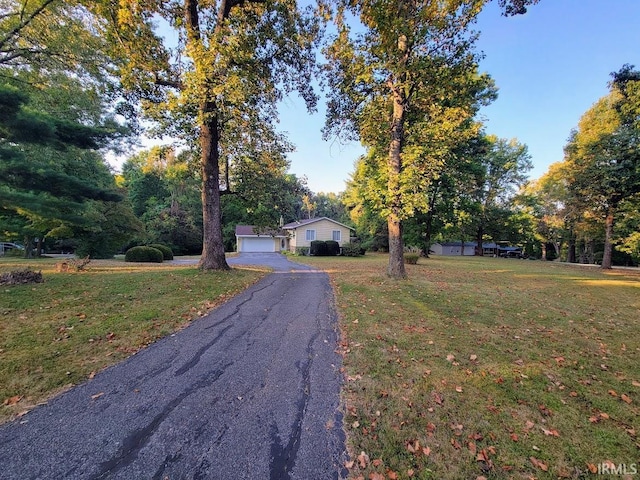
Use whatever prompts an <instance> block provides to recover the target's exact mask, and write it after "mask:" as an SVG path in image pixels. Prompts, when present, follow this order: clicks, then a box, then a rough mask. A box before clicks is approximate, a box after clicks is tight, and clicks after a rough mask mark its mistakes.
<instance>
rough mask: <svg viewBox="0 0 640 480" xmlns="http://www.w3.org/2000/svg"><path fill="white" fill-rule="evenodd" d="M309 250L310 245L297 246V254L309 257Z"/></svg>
mask: <svg viewBox="0 0 640 480" xmlns="http://www.w3.org/2000/svg"><path fill="white" fill-rule="evenodd" d="M309 250H310V248H309V247H296V255H298V256H300V257H307V256H309Z"/></svg>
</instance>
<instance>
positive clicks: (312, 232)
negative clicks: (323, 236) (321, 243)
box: [305, 230, 316, 242]
mask: <svg viewBox="0 0 640 480" xmlns="http://www.w3.org/2000/svg"><path fill="white" fill-rule="evenodd" d="M305 238H306V240H307V242H313V241H314V240H315V239H316V231H315V230H307V235H306V237H305Z"/></svg>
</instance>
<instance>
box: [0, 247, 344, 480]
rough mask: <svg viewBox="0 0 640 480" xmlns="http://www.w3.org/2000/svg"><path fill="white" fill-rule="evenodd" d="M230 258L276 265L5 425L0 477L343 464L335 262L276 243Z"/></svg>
mask: <svg viewBox="0 0 640 480" xmlns="http://www.w3.org/2000/svg"><path fill="white" fill-rule="evenodd" d="M229 260H230V262H229V263H231V264H238V263H244V264H256V265H257V264H267V265H269V266H270V267H271V268H273V269H274V273H273V274H270V275H268V276H267V277H265V278H264V279H262V280H261V281H260V282H258V283H257V284H256V285H254V286H252V287H251V288H249V289H248V290H246V291H245V292H243V293H242V294H240V295H238V296H237V297H235V298H234V299H232V300H230V301H229V302H227V303H226V304H225V305H223V306H221V307H220V308H218V309H216V310H215V311H213V312H212V313H210V314H209V315H208V316H206V317H204V318H202V319H199V320H197V321H196V322H194V323H193V324H192V325H191V326H189V327H188V328H186V329H185V330H182V331H180V332H178V333H176V334H174V335H171V336H169V337H166V338H164V339H162V340H160V341H159V342H157V343H155V344H154V345H152V346H150V347H149V348H147V349H145V350H143V351H141V352H139V353H138V354H136V355H134V356H132V357H130V358H129V359H127V360H126V361H124V362H122V363H121V364H118V365H116V366H114V367H111V368H109V369H107V370H105V371H103V372H101V373H100V374H98V375H96V377H95V378H94V379H93V380H91V381H89V382H87V383H85V384H83V385H79V386H77V387H75V388H74V389H72V390H71V391H69V392H67V393H65V394H63V395H60V396H58V397H57V398H55V399H53V400H52V401H50V402H49V403H48V404H47V405H44V406H41V407H39V408H37V409H35V410H34V411H32V412H30V413H28V414H27V415H25V416H24V417H22V418H20V419H18V420H17V421H15V422H12V423H10V424H6V425H3V426H0V472H1V473H0V477H1V478H2V479H21V480H22V479H27V478H31V479H62V478H73V479H161V480H165V479H166V480H174V479H176V480H177V479H225V480H227V479H269V480H276V479H282V480H285V479H305V480H313V479H318V480H320V479H338V478H343V477H345V476H346V472H345V471H344V467H343V465H344V462H345V460H346V453H345V448H344V433H343V430H342V417H341V414H340V408H339V407H340V406H339V390H340V382H341V380H340V379H341V376H340V373H339V369H340V357H339V355H337V354H336V353H335V350H336V343H337V331H336V329H337V321H336V313H335V310H334V301H333V293H332V291H331V287H330V284H329V279H328V277H327V275H326V274H324V273H322V272H317V271H314V270H311V269H309V268H308V267H306V266H302V265H298V264H294V263H292V262H289V261H288V260H287V259H286V257H284V256H282V255H279V254H266V255H262V254H247V255H240V256H238V257H235V258H233V259H229ZM149 301H150V302H151V301H153V299H152V298H150V299H149Z"/></svg>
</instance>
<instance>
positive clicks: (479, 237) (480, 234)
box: [463, 224, 484, 257]
mask: <svg viewBox="0 0 640 480" xmlns="http://www.w3.org/2000/svg"><path fill="white" fill-rule="evenodd" d="M482 237H484V226H483V225H482V224H480V226H479V227H478V231H477V232H476V255H479V256H481V257H482V256H484V249H483V248H482ZM463 248H464V247H463Z"/></svg>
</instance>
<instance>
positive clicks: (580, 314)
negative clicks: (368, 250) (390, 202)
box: [296, 255, 640, 480]
mask: <svg viewBox="0 0 640 480" xmlns="http://www.w3.org/2000/svg"><path fill="white" fill-rule="evenodd" d="M296 260H298V259H296ZM300 261H303V262H308V263H310V264H312V265H314V266H316V267H317V268H321V269H324V270H326V271H327V272H329V273H330V275H331V278H332V281H333V283H334V287H335V290H336V294H337V305H338V309H339V311H340V313H341V330H342V344H341V349H342V351H343V353H344V368H345V378H346V383H345V386H344V389H343V395H344V399H343V400H344V405H345V410H346V411H345V429H346V431H347V436H348V445H349V449H350V453H351V461H350V462H349V463H348V465H347V466H348V467H349V468H350V472H351V478H354V479H365V478H366V479H373V480H376V479H377V480H380V479H405V478H413V479H416V478H417V479H451V480H454V479H455V480H458V479H482V478H485V479H489V478H492V479H532V478H535V479H543V478H588V477H590V476H592V475H593V474H597V473H598V472H600V473H602V472H605V473H606V472H611V471H612V469H613V468H615V469H617V470H616V471H617V472H623V471H622V470H621V468H626V471H627V472H631V473H632V472H633V468H634V467H635V468H636V469H637V468H638V463H639V462H638V459H639V456H638V451H639V448H640V442H639V440H638V438H637V432H638V430H639V429H640V421H639V418H640V417H639V415H638V414H639V413H640V411H639V408H638V404H639V403H640V367H639V364H638V358H639V354H640V316H639V313H638V312H640V275H638V273H637V272H631V271H622V270H614V271H611V272H602V271H601V270H599V269H593V268H585V267H582V268H581V267H576V266H567V265H562V264H557V263H545V262H532V261H524V260H509V259H494V258H474V257H461V258H457V257H456V258H453V257H444V258H442V257H440V258H431V259H421V260H420V262H419V264H418V265H407V266H406V267H407V270H408V274H409V279H408V280H406V281H393V280H390V279H389V278H387V277H385V274H384V271H385V268H386V262H387V257H386V256H381V255H367V256H365V257H363V258H327V257H324V258H304V259H300ZM623 473H624V472H623ZM629 478H630V477H629Z"/></svg>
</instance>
